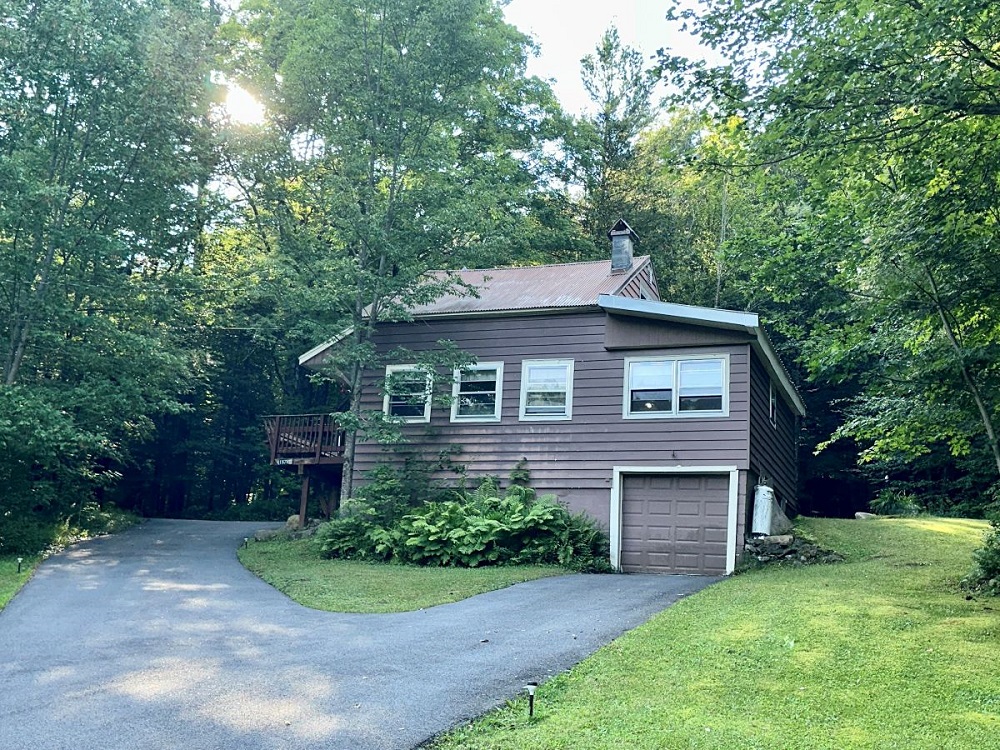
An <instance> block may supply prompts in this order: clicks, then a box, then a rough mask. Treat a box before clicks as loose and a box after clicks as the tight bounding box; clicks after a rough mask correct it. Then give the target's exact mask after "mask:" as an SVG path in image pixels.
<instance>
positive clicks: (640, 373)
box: [622, 355, 729, 419]
mask: <svg viewBox="0 0 1000 750" xmlns="http://www.w3.org/2000/svg"><path fill="white" fill-rule="evenodd" d="M728 369H729V358H728V357H727V356H725V355H716V356H677V357H630V358H627V359H626V360H625V398H624V404H623V411H622V414H623V416H624V417H625V418H626V419H655V418H662V417H725V416H729V388H728Z"/></svg>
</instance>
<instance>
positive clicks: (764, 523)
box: [751, 484, 775, 536]
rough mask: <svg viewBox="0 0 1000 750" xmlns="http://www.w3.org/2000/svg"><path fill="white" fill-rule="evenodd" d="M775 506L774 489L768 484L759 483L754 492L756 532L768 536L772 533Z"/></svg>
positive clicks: (754, 528)
mask: <svg viewBox="0 0 1000 750" xmlns="http://www.w3.org/2000/svg"><path fill="white" fill-rule="evenodd" d="M774 506H775V501H774V490H772V489H771V488H770V487H768V486H767V485H766V484H758V485H757V487H756V488H755V489H754V493H753V524H752V525H751V531H752V532H753V533H754V534H761V535H763V536H767V535H768V534H770V533H771V524H772V515H773V514H772V509H773V508H774Z"/></svg>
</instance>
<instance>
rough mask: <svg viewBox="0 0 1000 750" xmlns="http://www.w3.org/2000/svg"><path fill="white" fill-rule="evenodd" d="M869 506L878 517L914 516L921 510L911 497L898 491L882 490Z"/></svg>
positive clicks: (902, 491) (903, 491) (904, 492)
mask: <svg viewBox="0 0 1000 750" xmlns="http://www.w3.org/2000/svg"><path fill="white" fill-rule="evenodd" d="M869 505H870V506H871V509H872V513H877V514H878V515H880V516H915V515H918V514H919V513H920V512H921V510H922V508H921V507H920V505H919V504H918V503H917V501H916V499H915V498H914V497H913V495H911V494H910V493H908V492H906V491H905V490H899V489H885V490H882V491H881V492H880V493H879V494H878V497H876V498H875V499H874V500H872V501H871V502H870V503H869Z"/></svg>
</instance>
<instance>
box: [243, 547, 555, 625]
mask: <svg viewBox="0 0 1000 750" xmlns="http://www.w3.org/2000/svg"><path fill="white" fill-rule="evenodd" d="M239 558H240V561H241V562H242V563H243V564H244V565H245V566H246V567H247V568H248V569H249V570H251V571H253V572H254V573H256V574H257V575H258V576H260V577H261V578H263V579H264V580H265V581H267V582H268V583H269V584H271V585H272V586H274V587H275V588H276V589H278V590H279V591H283V592H284V593H285V594H287V595H288V596H290V597H291V598H292V599H294V600H295V601H297V602H298V603H299V604H304V605H305V606H307V607H312V608H313V609H323V610H327V611H329V612H368V613H382V612H408V611H411V610H414V609H424V608H426V607H433V606H435V605H437V604H447V603H448V602H457V601H459V600H461V599H468V598H469V597H470V596H475V595H476V594H482V593H484V592H486V591H494V590H496V589H502V588H505V587H506V586H510V585H512V584H515V583H521V582H522V581H530V580H533V579H535V578H543V577H545V576H554V575H561V574H563V573H565V572H566V571H565V570H563V569H562V568H558V567H552V566H542V565H525V566H511V567H497V568H420V567H414V566H409V565H384V564H378V563H363V562H352V561H348V560H324V559H322V558H320V557H319V553H318V552H317V551H316V546H315V543H314V541H313V540H312V539H302V540H299V541H294V542H286V541H271V542H251V543H250V546H249V547H247V548H245V549H243V548H241V549H240V550H239Z"/></svg>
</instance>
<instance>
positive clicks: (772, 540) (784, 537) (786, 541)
mask: <svg viewBox="0 0 1000 750" xmlns="http://www.w3.org/2000/svg"><path fill="white" fill-rule="evenodd" d="M758 541H761V542H767V543H768V544H778V545H780V546H782V547H787V546H789V545H790V544H791V543H792V542H794V541H795V537H794V536H792V535H791V534H773V535H771V536H762V537H761V538H760V539H759V540H758Z"/></svg>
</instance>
